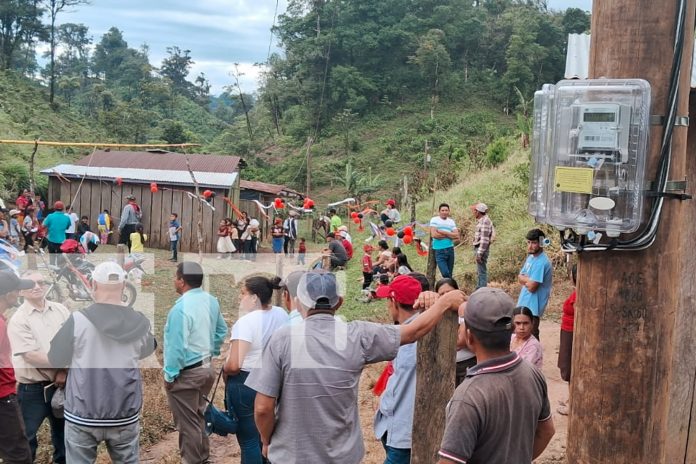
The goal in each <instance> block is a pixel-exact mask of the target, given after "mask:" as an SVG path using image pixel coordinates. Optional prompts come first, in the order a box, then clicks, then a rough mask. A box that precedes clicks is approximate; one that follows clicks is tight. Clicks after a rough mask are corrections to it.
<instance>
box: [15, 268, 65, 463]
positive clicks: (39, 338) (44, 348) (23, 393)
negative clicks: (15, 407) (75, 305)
mask: <svg viewBox="0 0 696 464" xmlns="http://www.w3.org/2000/svg"><path fill="white" fill-rule="evenodd" d="M23 278H24V279H27V280H30V281H31V282H33V283H34V288H32V289H29V290H23V291H22V292H20V296H22V297H23V298H24V303H22V305H21V306H20V307H19V308H18V309H17V312H16V313H15V314H14V316H12V319H10V323H9V325H8V330H7V332H8V336H9V338H10V344H11V345H12V353H13V355H14V357H13V359H12V364H13V365H14V368H15V375H16V377H17V381H18V382H19V386H18V388H17V390H18V392H17V399H18V400H19V407H20V410H21V411H22V417H23V419H24V426H25V428H26V435H27V439H28V440H29V446H30V447H31V454H32V457H33V459H36V449H37V447H38V440H37V433H38V431H39V427H41V424H42V423H43V422H44V420H45V419H48V422H49V423H50V425H51V441H52V443H53V462H54V463H58V464H62V463H65V438H64V429H65V421H64V420H63V419H62V418H57V417H55V416H54V415H53V411H52V409H51V398H52V397H53V394H54V393H55V391H56V388H63V387H64V386H65V380H66V372H65V371H64V370H58V369H51V368H50V367H49V362H48V351H49V349H50V348H51V340H52V339H53V337H54V336H55V335H56V333H57V332H58V330H59V329H60V328H61V327H62V326H63V324H64V323H65V321H67V320H68V318H69V317H70V311H68V309H67V308H66V307H65V306H63V305H62V304H60V303H54V302H52V301H47V300H46V291H47V290H48V285H47V284H48V282H47V281H46V280H45V279H44V277H43V276H42V275H41V274H40V273H39V272H38V271H29V272H27V273H25V274H24V275H23ZM51 384H53V385H51Z"/></svg>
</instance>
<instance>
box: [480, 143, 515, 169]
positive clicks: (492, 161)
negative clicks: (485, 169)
mask: <svg viewBox="0 0 696 464" xmlns="http://www.w3.org/2000/svg"><path fill="white" fill-rule="evenodd" d="M509 155H510V140H509V139H507V138H498V139H495V140H494V141H493V142H492V143H491V144H490V145H488V147H486V164H487V165H488V166H490V167H495V166H498V165H499V164H501V163H502V162H503V161H505V160H506V159H507V158H508V156H509Z"/></svg>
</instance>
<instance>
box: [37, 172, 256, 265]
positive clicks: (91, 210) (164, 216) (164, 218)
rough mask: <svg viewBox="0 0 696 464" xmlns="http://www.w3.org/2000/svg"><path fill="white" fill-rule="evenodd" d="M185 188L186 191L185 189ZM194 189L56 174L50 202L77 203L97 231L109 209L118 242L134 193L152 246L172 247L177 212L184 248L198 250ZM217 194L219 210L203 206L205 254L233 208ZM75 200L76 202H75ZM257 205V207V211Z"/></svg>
mask: <svg viewBox="0 0 696 464" xmlns="http://www.w3.org/2000/svg"><path fill="white" fill-rule="evenodd" d="M182 190H184V191H182ZM186 190H188V191H191V192H193V189H192V188H191V189H183V188H181V189H179V188H177V189H176V190H174V191H172V190H169V189H162V188H161V187H160V191H159V192H157V193H152V192H151V191H150V185H149V184H123V185H121V186H119V185H115V184H113V183H111V182H99V181H98V180H85V181H84V182H82V186H80V181H79V179H78V180H75V179H71V182H60V181H59V180H58V179H57V178H56V177H51V178H50V180H49V187H48V205H49V207H51V206H52V205H53V202H55V201H56V200H61V201H63V203H65V204H66V205H69V204H70V203H71V202H73V208H74V210H75V213H77V214H78V215H79V216H83V215H86V216H88V217H89V219H90V227H91V228H92V230H93V231H95V232H96V230H97V219H98V217H99V214H100V213H101V212H102V211H103V210H104V209H108V210H109V211H110V212H111V216H112V220H113V222H114V229H115V231H114V234H113V235H112V236H111V239H110V241H109V243H110V244H116V243H118V230H117V228H118V224H119V222H120V220H121V212H122V211H123V207H124V206H125V204H126V199H125V197H126V195H128V194H131V193H132V194H133V195H135V197H136V198H137V199H138V204H139V205H140V207H141V208H142V211H143V226H144V228H145V233H146V234H147V235H148V237H149V244H148V246H149V247H151V248H160V249H169V235H168V234H167V228H168V227H169V215H170V214H171V213H173V212H175V213H178V214H179V222H180V223H181V226H182V228H183V231H182V237H181V243H180V251H185V252H197V251H198V242H197V235H196V234H197V228H198V216H199V212H198V203H197V202H196V201H195V200H193V199H191V197H189V196H188V195H187V194H186V193H185V191H186ZM214 191H215V193H216V197H215V199H213V203H212V205H213V206H214V207H215V211H212V210H211V209H210V208H208V207H204V208H203V214H202V226H203V240H204V241H203V243H204V250H203V251H204V252H205V253H215V251H216V245H217V228H218V225H219V223H220V220H222V219H223V218H224V217H229V214H230V212H229V209H228V206H227V204H226V203H225V201H224V200H223V199H222V197H223V196H224V195H227V194H228V192H226V191H225V190H223V189H217V190H214ZM73 200H74V201H73ZM255 210H256V206H254V211H255Z"/></svg>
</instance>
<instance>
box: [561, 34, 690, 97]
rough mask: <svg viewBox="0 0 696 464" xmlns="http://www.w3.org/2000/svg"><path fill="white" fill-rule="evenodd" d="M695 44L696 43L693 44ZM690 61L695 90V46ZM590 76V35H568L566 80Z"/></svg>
mask: <svg viewBox="0 0 696 464" xmlns="http://www.w3.org/2000/svg"><path fill="white" fill-rule="evenodd" d="M694 43H695V44H696V41H695V42H694ZM692 58H693V59H692V60H691V88H696V46H694V52H693V57H692ZM589 75H590V34H568V52H567V54H566V67H565V74H564V77H565V78H566V79H587V77H588V76H589Z"/></svg>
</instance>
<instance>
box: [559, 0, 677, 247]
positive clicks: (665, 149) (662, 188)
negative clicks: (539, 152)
mask: <svg viewBox="0 0 696 464" xmlns="http://www.w3.org/2000/svg"><path fill="white" fill-rule="evenodd" d="M686 4H687V1H686V0H680V2H679V7H678V9H677V24H676V28H675V29H676V30H675V39H674V55H673V58H672V69H671V73H670V82H669V93H668V100H667V101H668V106H669V111H668V113H667V117H666V118H665V122H664V125H663V137H662V145H661V149H660V158H659V162H658V168H657V177H656V181H655V183H654V191H655V192H656V194H657V196H656V198H655V200H654V202H653V205H652V208H651V211H650V217H649V220H648V222H647V225H646V227H645V228H644V230H643V231H642V232H641V233H640V234H639V235H638V236H637V237H634V238H632V239H629V240H623V241H622V240H612V242H610V243H609V244H607V245H587V246H583V245H582V244H580V243H577V241H570V240H567V239H565V238H564V237H562V239H563V240H562V250H563V251H564V252H567V253H573V252H580V251H609V250H618V251H638V250H645V249H647V248H649V247H650V246H651V245H652V244H653V243H655V240H656V238H657V230H658V227H659V225H660V220H661V216H662V208H663V206H664V195H662V194H664V193H666V187H667V179H668V177H669V170H670V167H671V161H672V136H673V133H674V125H675V123H676V118H677V109H678V108H677V106H678V104H679V80H680V77H681V66H682V55H683V49H684V37H685V33H686V27H685V26H686ZM561 235H563V234H561Z"/></svg>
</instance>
